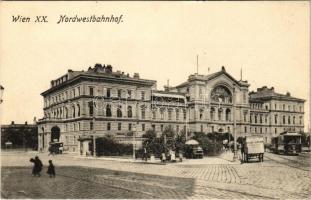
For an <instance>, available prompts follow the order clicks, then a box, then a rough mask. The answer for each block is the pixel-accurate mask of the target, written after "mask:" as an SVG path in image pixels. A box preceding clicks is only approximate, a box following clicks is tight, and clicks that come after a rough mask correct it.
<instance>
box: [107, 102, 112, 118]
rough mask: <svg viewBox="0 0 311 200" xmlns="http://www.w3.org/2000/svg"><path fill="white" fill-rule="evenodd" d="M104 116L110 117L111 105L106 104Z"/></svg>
mask: <svg viewBox="0 0 311 200" xmlns="http://www.w3.org/2000/svg"><path fill="white" fill-rule="evenodd" d="M106 117H111V105H109V104H108V105H106Z"/></svg>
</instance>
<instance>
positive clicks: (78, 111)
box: [77, 104, 80, 117]
mask: <svg viewBox="0 0 311 200" xmlns="http://www.w3.org/2000/svg"><path fill="white" fill-rule="evenodd" d="M77 115H78V117H80V105H79V104H77Z"/></svg>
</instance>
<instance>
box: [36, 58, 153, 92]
mask: <svg viewBox="0 0 311 200" xmlns="http://www.w3.org/2000/svg"><path fill="white" fill-rule="evenodd" d="M80 80H90V81H97V82H100V81H107V82H118V83H125V84H136V85H145V86H153V85H154V84H155V83H156V81H155V80H147V79H141V78H140V77H139V74H138V73H134V76H133V77H131V76H130V75H129V74H128V73H127V74H125V73H124V72H121V71H115V72H114V71H113V70H112V66H111V65H107V66H105V65H101V64H95V66H94V67H93V68H92V67H89V68H88V70H87V71H84V70H82V71H73V70H71V69H69V70H68V73H66V74H65V75H63V76H61V77H60V78H58V79H55V80H52V81H51V88H50V89H48V90H46V91H45V92H43V93H41V95H43V96H44V95H46V94H49V93H50V92H53V91H55V90H58V89H61V88H64V87H66V86H67V85H69V84H73V83H76V82H77V81H80Z"/></svg>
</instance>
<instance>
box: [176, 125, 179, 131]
mask: <svg viewBox="0 0 311 200" xmlns="http://www.w3.org/2000/svg"><path fill="white" fill-rule="evenodd" d="M176 132H177V133H178V132H179V125H176Z"/></svg>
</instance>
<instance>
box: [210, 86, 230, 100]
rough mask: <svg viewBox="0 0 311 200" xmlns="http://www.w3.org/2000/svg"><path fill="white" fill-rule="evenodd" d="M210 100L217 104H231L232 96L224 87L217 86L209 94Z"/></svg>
mask: <svg viewBox="0 0 311 200" xmlns="http://www.w3.org/2000/svg"><path fill="white" fill-rule="evenodd" d="M211 100H212V101H214V102H219V103H232V94H231V92H230V90H229V89H228V88H227V87H225V86H222V85H220V86H217V87H215V88H214V89H213V90H212V92H211Z"/></svg>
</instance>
